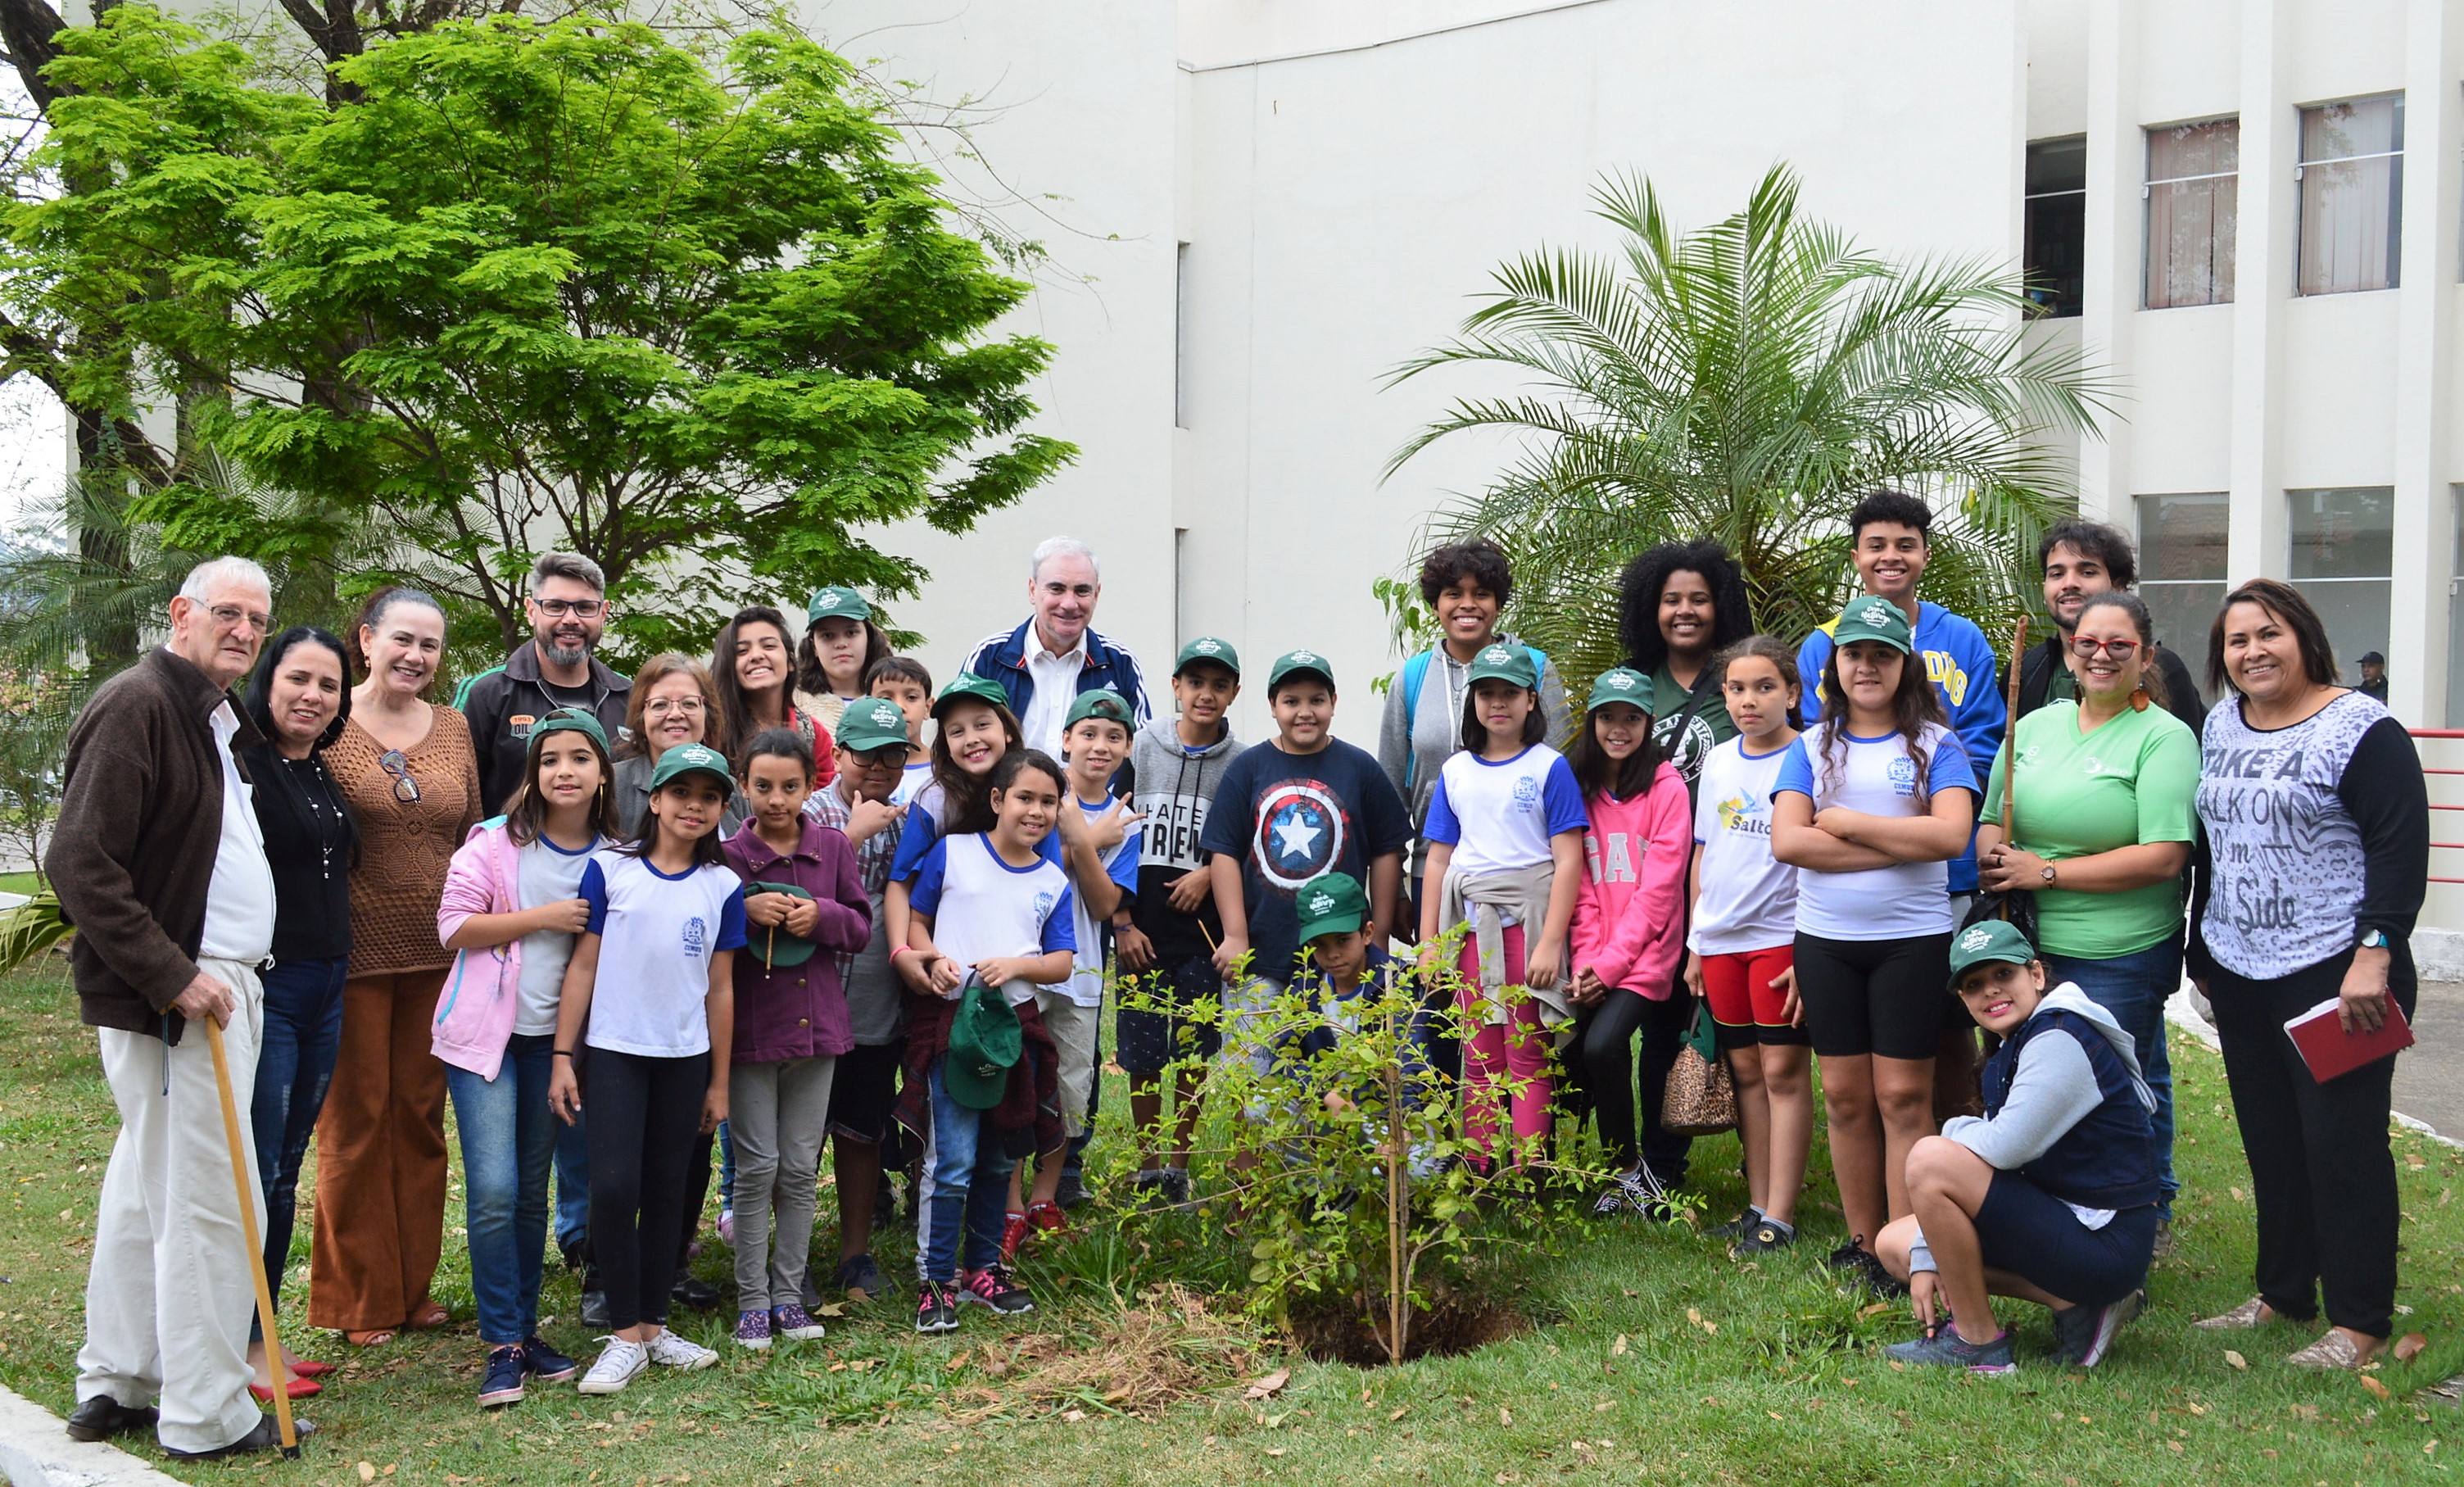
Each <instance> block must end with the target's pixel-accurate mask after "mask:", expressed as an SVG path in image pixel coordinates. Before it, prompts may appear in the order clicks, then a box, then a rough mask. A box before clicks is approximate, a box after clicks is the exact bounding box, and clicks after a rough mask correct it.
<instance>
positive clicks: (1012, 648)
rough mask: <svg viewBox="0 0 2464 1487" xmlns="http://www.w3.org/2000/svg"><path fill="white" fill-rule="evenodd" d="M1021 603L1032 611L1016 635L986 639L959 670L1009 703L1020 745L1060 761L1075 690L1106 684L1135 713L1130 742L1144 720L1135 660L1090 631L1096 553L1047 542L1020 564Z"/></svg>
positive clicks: (1069, 542)
mask: <svg viewBox="0 0 2464 1487" xmlns="http://www.w3.org/2000/svg"><path fill="white" fill-rule="evenodd" d="M1026 588H1027V598H1028V600H1029V601H1030V602H1031V603H1032V604H1033V605H1034V606H1035V612H1034V613H1033V614H1031V615H1029V616H1028V617H1027V618H1026V619H1024V620H1023V621H1021V622H1020V624H1019V627H1018V628H1017V629H1016V630H1008V631H1003V632H1001V633H999V634H995V635H988V636H986V637H985V638H984V639H983V640H982V641H980V642H979V643H978V644H977V646H976V648H975V649H974V650H973V651H971V652H969V653H968V654H967V659H966V661H965V662H964V663H963V664H962V665H961V666H960V667H959V668H958V669H959V670H961V671H968V672H973V673H975V674H976V675H977V676H979V677H989V678H990V679H991V680H992V681H993V682H994V683H995V684H996V685H998V686H999V687H1000V688H1001V691H1002V692H1003V693H1005V694H1006V695H1007V696H1008V698H1009V710H1010V711H1011V712H1013V713H1015V714H1017V715H1018V723H1019V730H1020V732H1021V733H1022V734H1023V736H1024V737H1025V740H1026V746H1027V747H1029V748H1040V749H1042V750H1044V751H1045V753H1047V754H1050V755H1051V756H1052V757H1053V758H1055V759H1058V758H1060V757H1061V720H1062V719H1063V718H1064V717H1065V716H1067V713H1068V711H1069V704H1070V703H1071V702H1072V701H1074V700H1076V699H1077V697H1078V694H1079V693H1081V692H1094V691H1098V690H1100V689H1102V688H1105V687H1110V688H1111V689H1112V690H1113V691H1115V692H1118V693H1119V694H1121V696H1123V697H1125V698H1127V699H1129V700H1130V705H1131V706H1132V707H1133V708H1134V709H1135V710H1136V712H1137V722H1136V723H1135V724H1134V725H1133V726H1132V728H1131V730H1130V732H1131V734H1132V736H1133V737H1134V736H1135V735H1136V733H1137V730H1138V728H1141V727H1144V726H1145V725H1146V721H1147V719H1148V718H1149V717H1150V716H1151V714H1150V712H1149V709H1148V707H1147V685H1146V677H1145V675H1144V674H1143V673H1142V672H1140V671H1139V670H1138V658H1137V657H1136V656H1134V655H1131V654H1130V652H1129V648H1128V647H1127V646H1124V645H1122V644H1121V643H1120V642H1119V641H1117V640H1112V639H1110V638H1108V637H1106V636H1104V635H1101V634H1098V633H1096V632H1095V630H1094V628H1093V622H1094V618H1095V601H1096V600H1097V599H1098V598H1100V597H1101V596H1102V594H1103V591H1104V584H1103V578H1102V575H1101V574H1099V573H1098V572H1097V571H1096V568H1095V554H1094V552H1093V551H1092V550H1091V549H1089V547H1088V546H1087V544H1084V543H1082V542H1078V541H1076V540H1074V539H1071V538H1067V537H1051V538H1046V539H1045V541H1044V542H1043V543H1042V544H1039V545H1038V546H1037V547H1036V549H1035V556H1034V557H1033V558H1032V559H1031V560H1029V563H1028V566H1027V583H1026Z"/></svg>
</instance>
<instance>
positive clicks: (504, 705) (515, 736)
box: [453, 640, 633, 816]
mask: <svg viewBox="0 0 2464 1487" xmlns="http://www.w3.org/2000/svg"><path fill="white" fill-rule="evenodd" d="M632 699H633V683H632V682H631V681H630V680H628V679H627V678H626V677H620V676H618V675H617V674H616V673H614V672H612V671H609V670H608V669H607V668H606V667H605V666H604V665H601V664H600V662H599V659H598V657H596V656H593V657H592V658H591V661H590V710H591V712H593V713H595V714H596V715H598V718H599V726H601V727H602V728H605V729H606V730H607V748H608V752H610V753H614V752H616V751H617V750H618V747H619V745H621V744H622V743H624V741H625V738H626V732H625V710H626V708H627V707H628V706H630V705H631V703H632ZM453 705H454V707H455V708H457V709H459V710H460V712H461V714H462V716H463V717H464V718H466V719H468V720H470V723H471V747H472V750H473V752H475V753H476V754H477V755H478V756H479V801H480V806H479V810H480V814H482V815H490V816H492V815H495V813H496V812H498V811H500V810H504V809H505V802H506V801H507V800H508V799H509V798H511V797H512V795H513V793H514V791H515V790H516V789H517V788H520V786H521V783H522V760H523V758H524V757H525V756H527V755H528V754H529V752H530V746H531V724H533V723H535V722H537V721H539V720H540V719H541V718H544V717H546V716H547V715H548V714H549V713H551V712H553V711H555V710H556V709H557V708H558V707H560V706H561V705H563V704H561V703H560V702H558V701H557V700H556V699H554V698H552V697H550V696H548V692H547V688H546V686H545V685H544V684H542V683H541V682H540V680H539V642H538V641H536V640H534V641H530V642H528V643H526V644H524V645H523V646H522V647H521V648H520V649H519V650H517V651H516V652H515V653H514V654H513V655H509V656H506V657H505V664H504V665H502V666H499V667H497V668H496V669H495V670H494V671H483V672H481V673H480V674H479V675H477V676H475V677H472V678H471V679H470V680H468V681H466V682H464V683H462V690H461V691H459V692H456V693H455V694H453Z"/></svg>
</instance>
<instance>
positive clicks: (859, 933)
mask: <svg viewBox="0 0 2464 1487" xmlns="http://www.w3.org/2000/svg"><path fill="white" fill-rule="evenodd" d="M803 827H804V832H803V836H802V837H801V838H800V839H798V841H797V843H796V850H795V851H794V852H793V853H790V854H786V855H784V856H781V854H779V852H778V851H777V850H776V849H774V848H773V847H772V846H771V845H770V844H769V843H768V842H765V841H763V840H762V839H761V833H760V832H758V831H756V830H755V829H754V824H753V823H752V822H750V821H747V822H745V823H744V825H743V826H742V827H741V828H739V829H738V830H737V833H736V834H735V835H734V836H731V837H729V838H728V839H727V845H726V846H725V848H723V849H722V854H723V855H724V856H725V858H726V861H727V865H728V866H729V867H730V868H732V869H734V870H735V872H736V876H737V877H740V878H742V879H743V880H744V892H745V896H746V897H747V898H750V897H752V894H753V885H754V884H755V883H793V884H795V885H796V886H797V887H799V888H802V889H803V890H804V891H805V892H806V893H809V894H811V895H812V896H813V904H814V908H815V915H814V921H813V934H812V941H813V944H814V946H815V953H814V954H813V956H812V957H811V958H810V959H809V960H807V961H805V962H804V963H803V965H784V966H780V967H778V968H776V969H773V968H772V967H770V966H768V965H763V964H762V963H761V957H760V956H759V954H757V953H756V952H757V951H758V950H759V948H760V945H761V943H762V939H763V937H764V936H766V935H768V934H769V933H770V931H769V930H767V929H764V928H763V927H762V926H760V925H759V924H751V923H748V924H746V925H745V930H744V932H745V935H746V937H747V943H746V944H745V947H744V948H743V949H742V950H740V951H738V952H737V956H736V1052H735V1059H736V1061H737V1063H740V1064H766V1063H777V1062H778V1061H779V1060H781V1059H782V1058H808V1057H812V1056H814V1055H816V1054H820V1055H826V1056H832V1057H835V1056H836V1055H838V1054H844V1053H846V1052H847V1051H848V1050H849V1049H852V1048H854V1047H855V1029H854V1026H853V1025H852V1024H851V1023H850V1022H849V1021H848V1020H847V987H846V984H845V983H844V982H842V981H841V980H840V979H839V974H840V973H839V966H840V964H841V957H843V956H846V955H852V954H853V953H855V952H856V951H858V950H861V949H863V948H864V944H865V941H866V940H868V939H869V938H870V936H871V934H872V900H871V899H869V898H867V897H866V895H865V891H864V877H863V875H862V874H861V873H860V872H858V871H857V868H856V863H855V849H854V848H853V847H852V846H849V845H848V843H847V837H846V835H845V834H844V833H842V832H839V831H837V830H836V829H835V828H832V827H826V826H824V825H823V824H822V823H820V822H819V821H815V820H813V819H811V818H809V817H806V818H804V822H803ZM781 933H784V931H781Z"/></svg>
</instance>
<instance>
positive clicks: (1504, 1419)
mask: <svg viewBox="0 0 2464 1487" xmlns="http://www.w3.org/2000/svg"><path fill="white" fill-rule="evenodd" d="M1497 1423H1498V1424H1500V1425H1512V1424H1513V1423H1514V1411H1513V1410H1511V1409H1507V1408H1506V1407H1505V1406H1504V1405H1500V1406H1498V1407H1497Z"/></svg>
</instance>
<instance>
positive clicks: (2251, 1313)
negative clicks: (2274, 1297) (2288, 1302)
mask: <svg viewBox="0 0 2464 1487" xmlns="http://www.w3.org/2000/svg"><path fill="white" fill-rule="evenodd" d="M2275 1320H2276V1313H2275V1312H2274V1311H2273V1310H2271V1309H2270V1308H2269V1307H2268V1304H2267V1302H2266V1301H2265V1300H2264V1299H2263V1298H2259V1297H2255V1296H2254V1297H2252V1298H2250V1299H2249V1300H2247V1301H2244V1302H2242V1303H2241V1304H2240V1305H2239V1306H2236V1307H2234V1308H2233V1310H2232V1311H2229V1312H2223V1313H2219V1314H2218V1315H2216V1316H2213V1317H2204V1318H2201V1319H2200V1320H2199V1321H2197V1322H2195V1323H2193V1325H2194V1326H2197V1327H2199V1328H2200V1329H2201V1330H2203V1331H2207V1332H2244V1331H2248V1330H2249V1329H2250V1328H2253V1327H2255V1326H2258V1325H2260V1324H2261V1323H2263V1322H2269V1321H2275Z"/></svg>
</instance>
